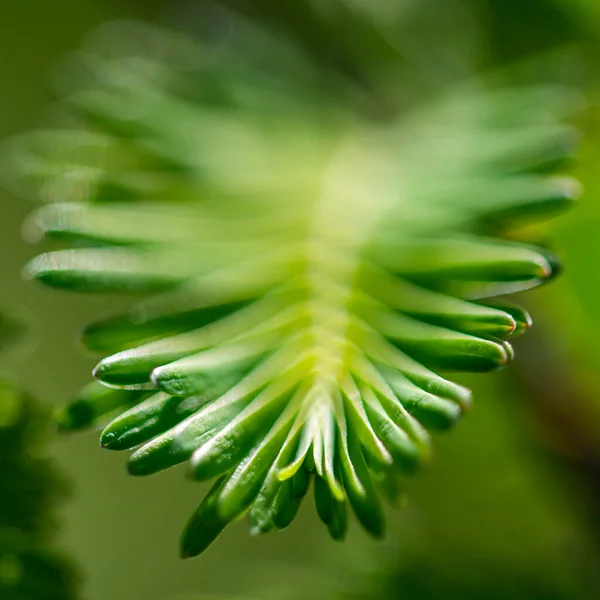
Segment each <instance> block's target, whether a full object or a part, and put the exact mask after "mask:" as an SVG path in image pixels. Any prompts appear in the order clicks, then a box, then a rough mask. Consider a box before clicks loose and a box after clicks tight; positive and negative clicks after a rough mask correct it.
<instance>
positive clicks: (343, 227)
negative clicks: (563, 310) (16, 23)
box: [11, 1, 577, 556]
mask: <svg viewBox="0 0 600 600" xmlns="http://www.w3.org/2000/svg"><path fill="white" fill-rule="evenodd" d="M250 4H251V5H252V6H249V7H246V8H248V10H249V12H250V13H251V14H253V15H254V17H255V18H256V17H257V15H262V16H261V17H260V19H261V21H264V20H266V21H271V20H272V21H273V22H274V23H275V24H277V26H278V28H279V31H280V33H284V32H285V31H287V30H288V29H289V30H290V32H291V33H292V34H293V35H292V36H291V37H290V39H288V40H287V41H286V43H285V44H282V43H281V41H280V40H279V39H277V38H276V37H273V36H271V35H268V34H267V33H265V32H261V31H256V30H255V29H254V28H253V27H249V26H248V25H247V24H242V25H240V24H239V21H238V20H235V19H230V18H229V17H227V16H224V17H222V18H223V19H224V21H223V26H222V28H221V29H220V30H219V31H221V32H223V33H227V31H228V28H232V29H233V33H230V34H229V39H228V40H226V42H225V43H224V44H219V45H217V46H214V45H213V46H210V45H208V46H207V45H198V44H196V43H195V42H192V41H189V40H188V39H186V38H184V37H182V36H178V35H168V34H164V33H162V32H160V31H158V30H155V29H149V28H144V27H140V26H134V25H128V26H127V25H125V26H124V25H122V24H121V25H118V26H116V29H113V30H112V31H111V30H109V29H105V30H104V32H103V33H102V34H100V35H99V36H98V37H100V38H104V41H103V42H102V41H101V42H100V43H99V44H96V49H95V50H93V51H88V52H86V53H84V54H82V55H81V56H79V57H77V58H76V59H75V60H74V61H73V63H72V65H71V72H70V74H68V76H67V77H66V78H65V81H66V85H67V87H68V89H67V90H66V94H65V98H66V105H67V106H68V107H69V110H70V114H71V115H72V116H71V120H70V121H67V123H66V126H65V128H64V129H63V130H58V131H44V132H38V133H35V134H32V135H30V136H26V137H25V138H23V139H21V140H20V141H19V142H18V150H17V151H15V153H14V158H15V170H16V172H17V173H20V174H21V176H23V177H24V181H23V180H20V181H18V182H17V183H18V185H24V186H25V188H27V187H29V189H30V190H31V189H33V191H34V193H35V194H36V195H37V196H38V198H39V199H41V200H43V201H46V202H50V203H51V204H50V205H49V206H47V207H44V208H42V209H40V210H39V211H37V212H36V213H35V214H34V216H33V217H32V219H31V222H30V224H29V226H28V231H29V235H31V236H33V237H40V236H45V237H46V238H49V239H52V240H58V242H59V244H60V245H67V246H68V247H69V248H68V249H59V250H56V251H53V252H50V253H47V254H44V255H41V256H40V257H38V258H37V259H36V260H34V261H33V262H32V263H31V264H30V266H29V272H30V273H31V274H32V275H33V276H34V277H36V278H38V279H39V280H41V281H42V282H44V283H47V284H49V285H52V286H55V287H60V288H66V289H74V290H78V291H88V292H89V291H92V292H107V291H118V292H136V293H137V292H144V293H149V292H159V295H157V296H153V297H152V298H151V299H149V300H146V301H143V302H142V303H141V304H139V305H137V306H136V307H135V308H134V309H132V310H131V311H130V312H129V313H127V314H125V315H121V316H118V317H114V318H111V319H108V320H103V321H100V322H98V323H95V324H93V325H91V326H90V327H88V328H87V330H86V332H85V333H84V336H83V340H84V344H85V345H86V346H87V347H88V348H89V349H91V350H93V351H96V352H100V353H102V354H108V355H109V356H108V357H107V358H105V359H104V360H102V361H101V362H100V364H99V365H98V366H97V367H96V370H95V375H96V377H97V378H98V379H100V381H101V382H102V383H104V384H106V385H108V386H111V387H112V388H115V389H107V388H103V387H102V386H101V385H99V384H92V385H91V386H89V387H88V388H86V389H85V390H84V391H83V392H82V394H81V395H80V397H79V398H78V400H77V402H76V403H75V404H74V405H72V406H70V407H68V408H67V410H66V412H65V413H63V415H62V416H61V419H60V421H61V425H62V426H63V427H64V428H65V429H74V428H80V427H82V426H85V425H87V424H89V423H92V422H94V421H95V420H96V419H99V418H104V417H105V416H107V415H109V414H112V413H114V412H115V411H117V412H118V411H119V410H124V409H125V412H123V413H122V414H120V415H119V416H118V417H117V418H116V419H114V420H113V421H112V422H111V423H110V424H109V425H108V426H107V427H106V429H105V430H104V432H103V434H102V438H101V441H102V444H103V445H104V446H105V447H108V448H112V449H118V450H123V449H135V452H134V453H133V455H132V456H131V457H130V459H129V463H128V468H129V471H130V473H132V474H136V475H147V474H150V473H154V472H156V471H159V470H162V469H166V468H168V467H170V466H173V465H175V464H177V463H180V462H183V461H186V460H188V459H190V473H191V474H192V476H193V477H195V478H196V479H200V480H208V479H213V478H217V480H216V483H215V484H214V486H213V487H212V488H211V490H210V492H209V494H208V495H207V496H206V498H205V500H204V501H203V503H202V504H201V505H200V507H199V508H198V510H197V512H196V514H195V515H194V517H193V518H192V520H191V521H190V523H189V524H188V528H187V530H186V532H185V534H184V538H183V542H182V552H183V554H184V555H185V556H189V555H195V554H198V553H200V552H202V551H203V550H204V549H205V548H206V547H207V546H208V545H209V544H210V543H211V542H212V541H213V540H214V538H215V537H216V536H217V535H218V534H219V533H220V532H221V531H222V529H223V528H224V527H225V526H226V525H227V524H228V523H229V522H230V521H232V520H233V519H234V518H236V517H238V516H240V515H241V514H243V513H245V512H248V514H249V517H250V522H251V527H252V529H253V530H254V531H256V532H266V531H269V530H271V529H273V528H277V529H281V528H284V527H286V526H287V525H289V523H290V522H291V521H292V520H293V518H294V516H295V514H296V511H297V510H298V507H299V504H300V501H301V500H302V498H303V496H304V495H305V494H306V493H307V491H308V488H309V485H310V483H311V479H313V476H314V491H315V501H316V505H317V512H318V513H319V516H320V518H321V519H322V520H323V521H324V522H325V524H326V525H327V527H328V529H329V532H330V533H331V535H332V537H333V538H334V539H342V538H343V537H344V535H345V531H346V521H347V517H346V504H349V505H350V506H351V507H352V508H353V510H354V512H355V513H356V515H357V517H358V519H359V521H360V522H361V524H362V525H363V526H364V527H365V528H366V529H367V531H369V532H370V533H371V534H372V535H373V536H375V537H380V536H381V535H383V532H384V515H383V510H382V507H381V504H380V500H379V493H382V494H383V495H384V496H386V497H387V498H388V499H389V500H390V501H391V502H392V503H394V504H395V503H397V502H398V499H399V497H400V496H401V493H402V491H403V487H404V478H405V477H406V476H407V475H410V474H412V473H413V472H414V471H415V470H416V468H417V467H418V466H419V465H420V464H421V463H423V462H425V461H427V459H428V456H429V453H430V442H429V435H428V432H427V430H440V429H442V430H443V429H447V428H449V427H450V426H451V425H452V424H454V423H455V422H456V420H457V419H458V417H459V416H460V414H461V412H462V411H463V410H464V409H465V408H466V407H467V406H468V405H469V402H470V393H469V391H468V390H467V389H466V388H464V387H461V386H458V385H456V384H454V383H451V382H450V381H448V380H446V379H444V378H442V377H441V376H439V375H438V374H437V373H436V371H437V370H464V371H487V370H491V369H495V368H498V367H501V366H503V365H505V364H506V363H507V362H509V361H510V359H511V358H512V356H513V353H512V348H511V346H510V344H509V342H508V340H509V339H510V338H513V337H515V335H517V334H518V333H521V332H522V331H523V330H524V329H526V328H527V327H528V326H529V324H530V320H529V316H528V315H527V313H525V312H524V311H523V310H521V309H520V308H518V307H515V306H512V305H510V304H506V303H498V302H497V301H495V300H494V298H495V297H496V296H498V295H500V294H506V293H510V292H514V291H520V290H524V289H528V288H530V287H533V286H536V285H538V284H539V283H542V282H543V281H545V280H547V279H548V278H549V277H551V276H552V275H553V273H554V270H555V267H556V261H555V259H554V257H553V256H552V254H551V253H549V252H548V251H545V250H543V249H540V248H537V247H533V246H530V245H527V244H525V243H522V242H517V241H515V240H514V239H512V240H510V239H506V238H507V237H508V234H509V233H510V231H511V230H512V229H513V228H514V226H515V224H517V223H518V224H520V223H522V222H523V221H525V222H529V221H531V220H533V221H536V220H540V219H544V218H546V217H548V216H549V215H554V214H555V213H557V212H560V211H562V210H563V209H564V208H565V207H567V206H568V205H569V204H570V202H571V200H572V199H573V197H574V196H575V195H576V194H577V186H576V185H575V184H574V183H573V182H572V181H570V180H568V179H565V178H552V177H548V175H547V173H548V172H549V171H552V170H554V169H556V168H557V166H558V167H560V165H561V163H562V162H563V161H564V160H565V159H566V158H569V157H570V156H571V155H572V153H573V148H574V142H575V140H576V136H575V135H574V133H573V131H572V130H571V129H570V128H568V127H566V126H565V125H563V124H562V120H563V119H564V117H565V116H566V115H569V114H570V111H571V110H572V107H573V105H574V99H573V94H572V93H570V92H568V91H565V90H564V89H562V88H555V87H551V88H541V87H533V88H526V87H524V88H522V89H521V88H507V87H502V86H499V85H498V81H494V80H493V79H492V80H489V79H488V80H486V79H482V78H478V79H474V77H473V76H474V71H473V66H472V64H471V49H470V48H469V47H468V43H465V40H467V41H468V39H469V37H468V36H464V35H463V38H462V39H461V42H460V43H458V44H455V45H453V46H449V47H448V48H444V52H443V53H442V49H441V48H436V47H433V48H430V47H425V46H422V48H423V49H422V51H421V52H419V53H418V55H417V56H416V57H415V56H414V48H413V49H412V52H411V44H416V43H419V44H421V45H422V44H423V39H421V37H420V36H419V35H418V33H415V32H414V31H413V28H414V25H415V23H418V22H419V19H421V18H423V14H420V13H419V12H418V11H416V12H415V11H414V10H413V7H412V6H410V5H411V3H407V4H406V5H404V4H403V3H400V4H399V5H398V7H397V8H396V9H394V10H391V8H389V7H386V6H384V5H383V4H382V5H381V6H380V7H379V8H378V7H374V6H367V5H362V4H356V5H353V4H349V3H346V2H341V1H329V2H324V3H322V4H321V5H317V4H313V3H311V2H297V3H294V4H293V5H292V6H293V7H294V10H292V11H291V12H290V11H288V10H287V9H286V10H284V9H283V8H281V10H280V9H277V8H276V7H275V5H273V4H270V3H262V2H253V3H250ZM267 6H268V8H267ZM286 6H287V5H286ZM452 6H453V7H455V8H454V10H457V7H458V4H457V3H453V4H452ZM257 11H258V12H257ZM265 11H266V12H265ZM296 11H297V12H298V14H295V12H296ZM382 11H383V12H382ZM267 14H268V18H267V16H265V15H267ZM292 17H293V18H292ZM296 17H298V18H296ZM441 18H442V15H436V16H435V17H434V18H433V21H432V24H433V25H434V26H435V27H437V26H440V25H441V22H439V20H440V19H441ZM333 22H335V23H336V36H334V37H332V38H331V39H329V38H327V39H326V38H325V37H324V36H319V37H318V40H319V44H318V45H317V46H315V45H314V43H313V41H314V40H312V38H311V37H310V36H308V37H307V36H301V37H302V44H301V45H302V46H304V47H309V49H310V53H309V56H306V55H303V54H302V53H300V52H297V51H296V50H294V48H293V44H292V41H293V39H294V38H295V36H296V35H300V34H301V33H302V32H301V31H298V29H297V28H298V26H308V27H309V28H310V29H311V31H313V32H314V33H315V34H318V30H319V27H320V26H321V25H323V26H324V25H326V24H327V23H329V24H330V25H331V23H333ZM319 24H321V25H319ZM435 27H434V29H435ZM461 33H464V32H461ZM430 35H431V33H430ZM107 40H108V41H107ZM358 40H360V42H361V43H360V44H357V41H358ZM98 46H99V47H100V50H98V49H97V48H98ZM449 48H452V49H454V50H456V55H452V53H451V52H449V51H448V50H449ZM316 50H318V52H317V54H319V55H321V54H323V61H321V62H319V61H316V60H315V52H316ZM207 57H209V58H210V60H207ZM440 61H441V62H440ZM433 64H436V65H437V66H435V67H433V66H432V65H433ZM442 64H443V65H444V67H445V73H444V74H443V75H442V76H439V75H438V73H439V70H440V69H439V67H440V66H441V65H442ZM76 75H79V80H78V81H76V83H75V85H74V86H73V84H72V82H73V81H75V80H77V77H76ZM496 79H498V77H496ZM499 79H500V80H501V79H502V78H501V77H500V78H499ZM434 92H435V93H434ZM540 105H543V106H544V111H539V106H540ZM11 173H12V170H11ZM82 201H83V202H82ZM502 238H505V239H504V240H503V241H500V240H501V239H502ZM122 390H126V391H122ZM149 390H152V393H150V391H149Z"/></svg>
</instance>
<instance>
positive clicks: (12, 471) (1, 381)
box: [0, 313, 77, 600]
mask: <svg viewBox="0 0 600 600" xmlns="http://www.w3.org/2000/svg"><path fill="white" fill-rule="evenodd" d="M21 325H22V324H21V323H20V322H19V321H18V320H16V319H14V318H13V317H12V316H10V315H6V314H5V313H0V349H5V348H6V347H7V346H8V344H4V341H5V339H6V340H8V339H9V336H8V335H7V336H5V335H4V333H5V332H6V333H7V334H10V339H11V340H14V339H16V337H17V332H18V331H20V329H21ZM49 424H50V414H49V412H48V411H47V410H45V409H44V408H43V407H42V406H40V405H39V404H38V403H36V402H35V401H34V400H33V399H32V398H30V397H29V396H27V395H26V394H24V393H23V392H21V391H19V390H18V389H17V387H16V386H15V385H14V383H13V381H12V380H11V378H10V377H8V376H6V375H4V374H0V489H1V490H2V493H1V494H0V597H2V598H3V599H6V600H69V599H71V598H76V597H77V577H76V575H75V573H74V570H73V568H72V565H71V564H70V563H69V562H68V561H67V560H65V558H64V556H63V555H62V553H60V552H59V551H58V550H57V549H56V548H55V547H54V546H53V544H52V539H51V538H52V534H53V532H54V525H55V523H54V516H53V509H54V506H55V505H56V503H57V502H58V501H59V500H61V499H62V498H63V497H64V495H65V487H66V486H65V482H64V479H63V477H62V476H61V474H60V473H59V472H58V471H57V469H56V468H55V465H54V464H53V462H52V461H51V460H50V459H49V458H47V456H46V453H45V444H46V438H47V430H48V427H49Z"/></svg>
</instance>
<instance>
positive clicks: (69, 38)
mask: <svg viewBox="0 0 600 600" xmlns="http://www.w3.org/2000/svg"><path fill="white" fill-rule="evenodd" d="M415 1H416V0H415ZM425 4H430V5H431V9H430V10H432V11H433V10H436V8H439V2H438V3H436V2H429V3H427V2H425ZM451 4H452V5H453V6H459V5H460V7H461V10H467V11H473V15H474V16H473V19H474V22H475V26H476V27H477V28H480V29H481V31H480V32H479V33H480V35H479V37H480V38H481V40H482V42H481V47H480V49H479V53H480V54H479V56H478V58H479V61H480V62H481V64H482V65H487V64H492V65H503V64H507V63H509V62H511V61H513V60H522V59H525V58H527V57H529V56H534V55H536V54H537V53H538V52H542V51H551V52H558V54H559V56H561V57H562V58H561V59H560V60H557V61H554V62H552V63H551V64H552V65H553V68H556V65H562V67H561V68H562V71H561V72H560V73H557V72H554V71H553V72H552V73H551V74H550V76H551V78H556V79H558V80H562V79H565V80H572V81H573V82H574V83H575V84H576V85H578V86H579V87H580V88H581V89H582V90H583V93H584V95H585V98H586V101H587V103H588V109H587V110H586V111H584V114H582V116H581V122H580V123H578V125H579V126H580V127H581V128H582V130H583V132H584V142H583V147H582V152H581V156H580V158H579V161H578V163H577V164H576V165H575V167H574V171H575V174H576V175H577V176H578V177H579V178H580V179H581V181H582V182H583V185H584V187H585V189H586V194H585V196H584V198H583V200H582V201H581V204H580V206H579V207H578V208H577V210H575V211H573V212H572V213H570V214H568V215H567V216H565V217H564V218H562V219H561V220H559V221H557V222H556V223H553V224H552V225H551V226H550V227H549V228H547V229H545V230H543V231H535V232H533V233H534V235H535V236H539V237H540V238H541V239H543V240H545V239H547V238H548V239H551V240H552V247H553V248H554V249H555V250H556V251H557V252H558V254H559V255H560V256H561V258H562V259H563V261H564V263H565V265H566V268H565V272H564V274H563V275H562V276H561V278H560V280H559V281H557V282H554V283H552V284H551V285H550V286H548V287H547V288H543V289H540V290H537V291H535V292H534V293H531V294H528V295H527V296H526V297H525V298H524V299H523V300H522V302H523V304H524V305H525V306H527V307H528V308H529V309H530V310H531V312H532V313H533V316H534V320H535V321H536V327H535V328H534V330H533V331H532V332H531V334H530V335H528V336H526V338H524V339H523V340H522V342H521V341H519V343H517V344H516V352H517V358H518V360H517V361H516V363H515V364H514V365H513V366H511V367H510V368H509V369H508V370H506V371H504V372H501V373H497V374H494V375H491V376H483V377H478V378H474V379H472V380H469V384H470V385H473V387H474V392H475V400H476V403H475V409H474V410H473V411H472V412H471V413H470V414H469V415H468V416H467V418H465V419H464V421H463V422H462V423H461V425H460V426H459V428H458V430H457V431H456V432H455V433H454V434H453V435H451V436H448V437H444V436H440V439H438V440H437V443H436V448H437V457H436V460H434V461H433V463H432V465H431V467H430V468H429V469H428V470H427V471H426V472H425V473H424V474H422V475H421V476H420V477H419V478H418V479H417V480H415V482H414V483H413V484H412V485H411V494H410V497H411V500H410V506H409V507H407V508H406V509H405V510H404V511H402V512H401V513H399V514H397V515H394V516H393V523H394V525H393V528H392V534H391V541H390V543H389V545H386V546H383V547H381V546H379V547H377V546H376V545H374V544H371V543H370V542H367V541H366V539H365V537H364V536H363V534H362V533H360V532H359V531H357V529H358V528H357V527H354V528H353V532H352V535H351V536H350V538H351V539H350V541H349V543H348V544H347V545H346V546H344V547H342V546H337V545H335V544H334V543H333V542H331V541H330V540H329V538H328V537H327V534H326V531H325V530H324V529H323V528H322V527H320V526H319V525H318V524H317V517H316V515H315V514H314V511H313V510H312V509H311V507H309V506H307V505H306V504H308V503H305V506H304V509H303V510H302V511H301V515H300V519H299V521H297V522H296V523H295V524H294V525H293V526H292V527H291V528H289V529H288V530H286V531H284V532H282V533H279V534H277V535H269V536H265V537H259V538H252V537H250V536H248V534H247V531H246V527H245V526H244V525H242V524H240V525H238V526H235V527H232V528H230V529H229V530H228V531H226V532H225V533H224V534H223V536H222V538H220V539H219V540H218V542H217V543H216V544H215V545H214V546H213V547H212V548H211V549H210V551H209V552H207V553H206V554H205V555H203V556H202V557H201V558H200V559H197V560H193V561H188V562H185V561H181V560H180V559H179V558H178V557H177V551H176V548H177V537H178V535H179V531H180V530H181V528H182V526H183V524H184V523H185V521H186V519H187V516H188V515H189V514H190V512H191V511H192V510H193V508H194V507H195V505H196V504H197V502H198V501H199V499H200V498H201V497H202V495H203V494H204V491H205V489H204V486H201V485H198V484H192V483H189V482H187V481H186V480H185V478H184V477H183V474H182V472H181V469H171V470H169V471H167V472H165V473H162V474H160V475H157V476H154V477H151V478H147V479H134V478H131V477H127V476H126V475H125V471H124V467H123V462H124V460H123V456H121V455H119V454H113V453H109V452H106V451H103V450H101V449H100V448H99V447H98V444H97V435H96V433H95V432H92V433H89V434H85V435H74V436H72V437H65V438H61V439H58V440H56V441H55V442H54V443H53V446H52V452H53V454H54V455H55V456H56V459H57V461H59V463H60V465H62V467H63V468H64V470H65V471H66V473H67V475H68V477H69V478H70V479H71V481H72V487H73V490H72V495H71V498H70V500H69V502H68V504H67V505H66V506H64V507H63V510H62V514H61V518H62V522H63V525H64V527H63V528H62V533H61V540H60V542H61V545H62V546H63V547H64V548H65V549H66V550H67V551H68V552H70V553H71V554H72V555H73V556H74V557H75V558H76V560H77V561H78V562H79V565H80V568H81V570H82V572H83V576H84V588H83V593H84V597H85V598H87V599H88V600H100V599H101V598H102V599H104V598H111V600H125V599H127V600H142V599H144V600H155V599H156V600H158V599H163V598H167V597H173V596H175V597H177V595H178V594H184V593H199V594H200V593H202V594H206V593H226V592H239V593H244V594H246V595H247V596H253V595H254V596H256V597H261V594H267V593H268V592H267V591H263V590H268V589H269V588H271V587H272V588H273V589H274V590H275V591H271V594H274V597H279V598H287V597H290V598H292V597H311V596H312V595H313V591H314V586H317V585H318V586H320V587H324V586H325V587H326V586H327V585H331V586H332V587H334V588H339V589H340V590H342V591H341V592H340V593H346V594H348V597H352V596H351V592H352V593H355V594H356V595H358V592H359V591H360V592H361V593H363V588H364V597H369V598H370V597H373V598H377V597H382V598H383V597H388V598H389V597H394V598H455V597H456V598H482V599H483V598H496V597H497V598H513V597H514V598H557V599H561V598H564V599H571V598H573V599H575V598H590V599H592V598H594V597H600V596H596V594H600V583H599V581H598V579H599V578H600V575H599V573H600V561H599V556H600V345H599V343H598V340H599V339H600V310H599V309H598V306H599V304H600V169H599V168H598V167H599V165H600V121H599V120H598V116H599V115H600V110H599V109H598V107H597V106H596V102H597V100H598V98H599V97H600V96H599V95H598V92H599V91H600V86H599V85H598V84H599V82H600V77H599V76H598V74H599V73H600V44H598V43H597V40H596V36H598V40H600V3H598V2H597V0H560V1H559V0H555V1H551V0H512V1H506V2H499V1H496V2H494V1H493V0H489V1H488V2H484V1H483V0H481V1H477V0H472V1H470V2H452V3H451ZM193 10H194V2H186V3H177V2H166V1H165V2H161V1H160V0H85V1H81V0H54V1H53V2H47V1H46V0H30V1H29V2H8V3H4V5H3V8H2V23H1V25H0V33H1V35H0V80H1V81H2V94H1V95H0V138H4V137H6V136H10V135H12V134H14V133H17V132H20V131H24V130H28V129H31V128H33V127H35V126H36V125H37V124H38V123H39V122H40V119H43V117H44V114H45V111H46V110H47V108H48V107H49V106H50V105H51V104H52V102H53V98H52V95H51V93H50V86H49V85H48V79H49V77H50V76H51V73H52V71H53V69H54V68H55V67H56V65H57V64H58V63H59V62H60V60H61V58H63V57H64V56H65V55H66V54H68V53H69V52H71V51H73V50H74V49H76V48H77V47H78V46H79V45H80V44H81V41H82V39H83V38H84V37H85V35H86V33H87V32H89V31H90V30H91V29H93V28H94V26H96V25H98V24H100V23H102V22H103V21H106V20H109V19H115V18H132V17H134V18H143V19H148V20H151V21H155V22H161V23H166V24H167V25H169V24H177V23H182V22H184V21H185V15H186V14H188V12H189V11H193ZM424 12H425V14H426V13H427V11H426V10H425V11H424ZM450 14H452V12H450ZM445 27H446V29H447V30H448V31H449V32H450V33H448V35H450V34H451V33H452V31H453V30H452V27H453V25H452V22H451V21H449V22H447V23H446V25H445ZM454 33H455V34H456V32H454ZM458 35H460V32H458ZM561 53H562V54H561ZM561 61H562V62H561ZM525 64H527V63H526V61H525ZM535 64H537V63H535ZM541 64H542V65H543V64H544V63H541ZM535 68H538V67H535ZM539 68H540V69H542V67H539ZM525 70H526V69H525ZM544 75H545V74H543V73H542V74H541V76H542V77H543V76H544ZM0 207H1V212H0V228H1V231H0V248H1V250H0V257H1V258H0V281H2V294H1V303H2V305H4V306H16V307H24V308H26V309H28V310H29V311H31V312H32V313H33V314H35V315H36V319H37V320H38V321H39V331H38V332H37V336H38V344H37V346H36V349H35V351H34V352H33V353H32V354H31V355H29V356H28V357H27V358H26V359H25V360H21V361H20V362H18V363H15V365H16V367H15V368H16V369H17V372H18V375H19V377H20V380H21V382H22V383H23V384H24V386H26V387H27V389H28V390H29V391H30V392H32V393H33V394H35V395H36V396H38V397H39V398H40V399H42V400H43V401H45V402H48V403H51V404H59V403H61V402H63V401H65V400H67V399H69V398H71V397H72V396H73V394H74V393H75V392H76V390H77V389H78V388H79V387H80V386H81V385H83V384H84V383H86V382H87V381H88V380H89V373H90V370H91V368H92V367H93V365H94V359H93V358H92V357H88V356H86V355H85V354H84V353H83V351H81V350H80V349H79V348H78V346H77V334H78V332H79V331H80V330H81V328H82V327H83V325H84V324H85V323H86V322H88V321H89V320H90V319H91V318H92V317H94V316H99V315H101V314H110V313H111V312H113V311H114V309H115V308H116V307H117V306H118V305H119V302H122V300H121V301H119V300H118V299H111V298H106V297H103V298H98V297H86V298H82V297H78V296H76V295H64V294H61V293H59V292H54V291H51V290H48V289H43V288H41V287H38V286H36V285H34V284H31V283H28V282H24V281H22V279H21V275H20V271H21V268H22V266H23V265H24V264H25V263H26V262H27V260H29V259H30V258H31V257H33V256H34V255H35V254H36V252H37V249H36V248H34V247H32V246H30V245H28V244H26V243H25V242H23V241H22V238H21V232H20V227H21V223H22V221H23V219H24V218H25V216H26V215H27V214H28V212H29V211H30V209H31V206H30V205H29V204H28V203H27V202H26V201H24V200H21V199H18V198H15V197H12V196H11V195H9V194H8V193H6V192H0ZM332 557H333V558H332ZM333 563H336V564H333ZM344 565H345V566H344ZM344 589H346V591H345V592H344ZM311 590H313V591H311ZM294 594H296V596H294ZM315 594H316V592H315ZM369 594H370V595H369ZM469 594H471V595H469ZM494 594H496V595H494ZM315 597H316V595H315Z"/></svg>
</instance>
